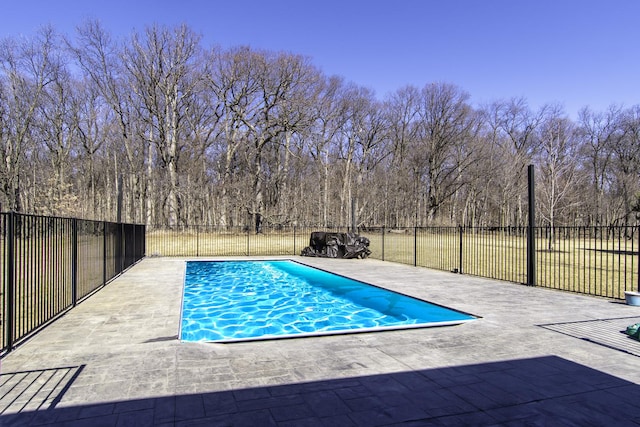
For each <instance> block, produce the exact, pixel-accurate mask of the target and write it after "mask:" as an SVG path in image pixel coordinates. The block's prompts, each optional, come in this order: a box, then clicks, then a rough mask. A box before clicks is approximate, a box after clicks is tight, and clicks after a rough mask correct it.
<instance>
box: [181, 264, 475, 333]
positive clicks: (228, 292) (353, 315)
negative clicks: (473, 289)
mask: <svg viewBox="0 0 640 427" xmlns="http://www.w3.org/2000/svg"><path fill="white" fill-rule="evenodd" d="M474 319H476V317H475V316H472V315H470V314H467V313H462V312H459V311H455V310H451V309H448V308H446V307H442V306H440V305H436V304H432V303H429V302H426V301H423V300H419V299H416V298H412V297H409V296H406V295H403V294H399V293H396V292H392V291H389V290H386V289H382V288H379V287H376V286H373V285H369V284H366V283H363V282H359V281H356V280H353V279H349V278H346V277H343V276H339V275H336V274H333V273H329V272H326V271H323V270H319V269H316V268H313V267H309V266H306V265H303V264H300V263H297V262H294V261H288V260H277V261H189V262H187V267H186V272H185V283H184V293H183V301H182V322H181V330H180V339H181V340H183V341H209V342H233V341H246V340H257V339H274V338H288V337H294V336H300V337H301V336H309V335H329V334H340V333H349V332H364V331H379V330H388V329H405V328H423V327H429V326H444V325H453V324H459V323H464V322H467V321H470V320H474Z"/></svg>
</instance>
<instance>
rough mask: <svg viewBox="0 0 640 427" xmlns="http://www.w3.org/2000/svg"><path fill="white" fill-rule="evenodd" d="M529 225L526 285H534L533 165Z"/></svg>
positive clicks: (531, 170) (534, 223) (534, 216)
mask: <svg viewBox="0 0 640 427" xmlns="http://www.w3.org/2000/svg"><path fill="white" fill-rule="evenodd" d="M528 178H529V179H528V188H529V226H528V228H527V285H529V286H535V285H536V237H535V226H536V194H535V193H536V191H535V176H534V171H533V165H529V170H528Z"/></svg>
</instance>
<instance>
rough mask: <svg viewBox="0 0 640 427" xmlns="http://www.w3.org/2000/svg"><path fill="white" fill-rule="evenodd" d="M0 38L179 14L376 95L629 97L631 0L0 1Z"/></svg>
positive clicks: (120, 33)
mask: <svg viewBox="0 0 640 427" xmlns="http://www.w3.org/2000/svg"><path fill="white" fill-rule="evenodd" d="M0 10H1V11H2V13H1V14H0V37H7V36H9V37H16V36H20V35H26V36H29V35H32V34H33V33H34V32H35V31H36V30H37V29H38V28H39V27H40V26H42V25H44V24H51V25H53V27H54V28H56V29H57V30H58V31H60V32H62V33H65V34H69V35H72V34H73V32H74V29H75V26H77V25H78V24H81V23H82V22H83V21H84V20H86V19H98V20H100V21H101V22H102V24H103V25H104V27H105V28H107V29H108V30H109V31H110V32H111V33H112V34H113V35H114V36H116V37H126V36H128V35H129V34H130V33H131V32H132V31H133V30H138V31H142V30H144V28H145V27H146V26H148V25H151V24H164V25H168V26H174V25H179V24H183V23H185V24H187V25H189V27H191V28H192V29H193V30H194V31H196V32H198V33H200V34H201V35H202V36H203V44H204V45H205V46H210V45H213V44H218V45H221V46H222V47H230V46H237V45H250V46H252V47H254V48H260V49H267V50H272V51H286V52H293V53H297V54H302V55H305V56H308V57H309V58H311V60H312V62H313V63H314V64H315V65H316V66H318V67H319V68H321V69H322V70H323V71H324V72H325V73H326V74H330V75H331V74H336V75H341V76H343V77H344V78H345V79H346V80H348V81H353V82H355V83H357V84H359V85H362V86H366V87H369V88H371V89H373V90H375V92H376V94H377V95H378V97H379V98H381V99H382V98H384V97H385V96H386V95H387V94H388V93H390V92H393V91H395V90H397V89H399V88H401V87H403V86H405V85H408V84H411V85H414V86H417V87H422V86H424V85H425V84H427V83H431V82H447V83H453V84H455V85H458V86H459V87H461V88H462V89H463V90H465V91H467V92H468V93H469V94H470V95H471V102H472V103H473V104H474V105H476V106H478V105H481V104H483V103H488V102H491V101H494V100H497V99H506V98H511V97H524V98H526V99H527V100H528V101H529V104H530V106H531V107H532V108H538V107H540V106H541V105H543V104H545V103H560V104H562V105H563V106H564V108H565V111H566V112H567V113H568V114H569V115H570V116H571V117H574V118H575V117H576V116H577V111H578V110H579V109H580V108H582V107H584V106H590V107H591V108H592V109H594V110H596V111H604V110H606V109H607V108H608V107H609V106H610V105H611V104H620V105H623V106H625V107H630V106H632V105H636V104H640V73H639V72H640V24H639V23H638V22H640V21H639V19H640V1H638V0H606V1H605V0H602V1H595V0H536V1H528V0H438V1H435V0H393V1H390V0H387V1H377V0H369V1H363V0H322V1H309V0H308V1H304V0H269V1H267V0H227V1H218V0H181V1H176V0H128V1H122V0H109V1H97V0H0Z"/></svg>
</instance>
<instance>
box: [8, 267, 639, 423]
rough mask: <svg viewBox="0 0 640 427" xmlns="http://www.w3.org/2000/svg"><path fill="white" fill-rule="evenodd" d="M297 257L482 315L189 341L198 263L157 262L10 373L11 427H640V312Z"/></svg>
mask: <svg viewBox="0 0 640 427" xmlns="http://www.w3.org/2000/svg"><path fill="white" fill-rule="evenodd" d="M296 259H297V260H299V261H301V262H304V263H307V264H310V265H314V266H318V267H321V268H324V269H327V270H331V271H334V272H337V273H340V274H344V275H348V276H351V277H354V278H357V279H361V280H364V281H367V282H371V283H375V284H377V285H380V286H384V287H388V288H390V289H395V290H398V291H401V292H403V293H407V294H411V295H415V296H417V297H420V298H424V299H427V300H429V301H432V302H436V303H439V304H443V305H446V306H449V307H452V308H456V309H459V310H463V311H467V312H470V313H473V314H476V315H479V316H482V319H480V320H477V321H474V322H470V323H466V324H462V325H458V326H450V327H440V328H429V329H417V330H406V331H390V332H379V333H363V334H352V335H341V336H332V337H317V338H300V339H288V340H275V341H263V342H250V343H235V344H196V343H181V342H179V341H178V340H177V333H178V325H179V316H180V298H181V287H182V279H183V274H184V259H177V258H147V259H144V260H143V261H142V262H140V263H139V264H137V265H135V266H134V267H133V268H131V269H130V270H129V271H127V272H126V273H125V274H123V275H122V276H120V277H119V278H117V279H116V280H114V281H113V282H111V283H110V284H109V285H108V286H107V287H105V288H104V289H103V290H101V291H100V292H98V293H97V294H95V295H93V296H92V297H91V298H89V299H88V300H86V301H84V302H82V303H81V304H79V305H78V306H77V307H76V308H75V309H73V310H72V311H71V312H70V313H68V314H67V315H65V316H64V317H62V318H61V319H59V320H58V321H56V322H55V323H54V324H52V325H50V326H49V327H47V328H46V329H44V330H43V331H42V332H40V333H39V334H37V335H36V336H35V337H33V338H32V339H31V340H30V341H28V342H27V343H25V344H24V345H22V346H20V347H19V348H18V349H16V350H15V351H13V352H12V353H10V354H8V355H7V356H6V357H5V358H4V359H3V360H2V365H1V377H0V425H2V426H12V425H69V426H80V425H90V426H103V425H105V426H143V425H166V426H172V425H203V426H205V425H206V426H208V425H213V426H217V425H220V426H226V425H237V426H243V425H246V426H266V425H278V426H352V425H356V426H377V425H410V426H430V425H433V426H461V425H469V426H491V425H500V426H505V425H506V426H510V425H513V426H521V425H554V426H555V425H562V426H584V425H602V426H639V425H640V405H639V403H638V402H640V342H638V341H635V340H631V339H629V338H627V337H626V336H625V335H624V334H622V333H621V330H622V329H623V328H624V327H625V326H626V325H629V324H632V323H635V322H640V307H630V306H627V305H624V304H622V303H620V302H616V301H609V300H606V299H601V298H592V297H586V296H579V295H573V294H568V293H562V292H557V291H552V290H546V289H539V288H529V287H526V286H522V285H516V284H511V283H503V282H497V281H491V280H485V279H481V278H474V277H469V276H463V275H456V274H452V273H444V272H437V271H432V270H427V269H422V268H415V267H409V266H403V265H398V264H393V263H385V262H381V261H376V260H327V259H313V258H296Z"/></svg>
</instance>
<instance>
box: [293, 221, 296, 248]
mask: <svg viewBox="0 0 640 427" xmlns="http://www.w3.org/2000/svg"><path fill="white" fill-rule="evenodd" d="M296 253H297V252H296V226H295V225H294V226H293V254H294V255H295V254H296Z"/></svg>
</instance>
